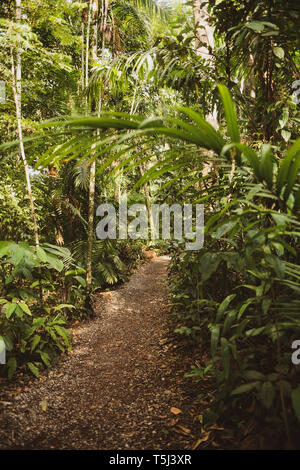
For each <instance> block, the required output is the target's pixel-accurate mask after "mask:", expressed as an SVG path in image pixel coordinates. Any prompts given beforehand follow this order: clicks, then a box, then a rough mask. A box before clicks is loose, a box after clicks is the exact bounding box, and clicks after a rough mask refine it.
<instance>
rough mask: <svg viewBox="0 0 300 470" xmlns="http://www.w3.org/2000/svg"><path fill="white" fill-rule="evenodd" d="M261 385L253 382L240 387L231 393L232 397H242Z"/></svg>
mask: <svg viewBox="0 0 300 470" xmlns="http://www.w3.org/2000/svg"><path fill="white" fill-rule="evenodd" d="M259 384H260V382H258V381H255V382H251V383H248V384H244V385H240V386H239V387H237V388H235V389H234V390H233V391H232V392H231V395H241V394H243V393H247V392H250V391H251V390H253V389H254V388H256V387H257V385H259Z"/></svg>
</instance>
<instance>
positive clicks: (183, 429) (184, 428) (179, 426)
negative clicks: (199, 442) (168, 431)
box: [177, 424, 191, 434]
mask: <svg viewBox="0 0 300 470" xmlns="http://www.w3.org/2000/svg"><path fill="white" fill-rule="evenodd" d="M177 428H178V429H180V431H182V432H183V433H184V434H190V432H191V430H190V429H188V428H186V427H185V426H182V425H181V424H178V426H177Z"/></svg>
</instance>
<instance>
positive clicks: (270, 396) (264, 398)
mask: <svg viewBox="0 0 300 470" xmlns="http://www.w3.org/2000/svg"><path fill="white" fill-rule="evenodd" d="M259 397H260V399H261V402H262V404H263V405H264V407H265V408H267V410H269V409H270V408H271V406H272V404H273V401H274V398H275V388H274V385H273V384H272V383H271V382H264V383H263V384H262V387H261V389H260V392H259Z"/></svg>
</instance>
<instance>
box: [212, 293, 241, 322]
mask: <svg viewBox="0 0 300 470" xmlns="http://www.w3.org/2000/svg"><path fill="white" fill-rule="evenodd" d="M235 297H236V294H230V295H228V296H227V297H226V298H225V299H224V300H223V301H222V303H221V304H220V305H219V308H218V311H217V316H216V323H220V321H221V320H222V317H223V315H224V313H225V312H226V309H227V307H228V305H229V304H230V302H231V301H232V300H233V299H234V298H235Z"/></svg>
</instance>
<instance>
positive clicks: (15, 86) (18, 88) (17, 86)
mask: <svg viewBox="0 0 300 470" xmlns="http://www.w3.org/2000/svg"><path fill="white" fill-rule="evenodd" d="M21 8H22V4H21V0H16V20H17V23H21V15H22V9H21ZM16 57H17V63H16V65H15V59H14V50H13V45H12V41H11V42H10V59H11V77H12V90H13V95H14V102H15V108H16V117H17V123H18V135H19V141H20V153H21V158H22V161H23V164H24V169H25V177H26V184H27V192H28V196H29V201H30V209H31V216H32V221H33V227H34V239H35V244H36V246H39V232H38V225H37V219H36V214H35V208H34V203H33V195H32V189H31V182H30V171H29V166H28V163H27V159H26V154H25V149H24V141H23V130H22V113H21V107H22V100H21V92H22V83H21V77H22V63H21V51H20V48H19V45H18V47H17V54H16Z"/></svg>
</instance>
